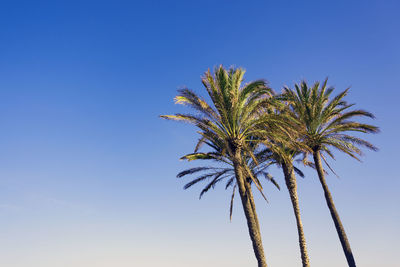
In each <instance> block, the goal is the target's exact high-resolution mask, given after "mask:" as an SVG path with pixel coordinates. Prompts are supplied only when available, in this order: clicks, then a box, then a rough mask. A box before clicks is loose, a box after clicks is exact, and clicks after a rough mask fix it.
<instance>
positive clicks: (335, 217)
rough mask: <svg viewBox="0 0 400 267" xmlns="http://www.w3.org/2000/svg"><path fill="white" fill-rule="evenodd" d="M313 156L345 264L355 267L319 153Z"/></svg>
mask: <svg viewBox="0 0 400 267" xmlns="http://www.w3.org/2000/svg"><path fill="white" fill-rule="evenodd" d="M313 156H314V163H315V166H316V168H317V172H318V177H319V181H320V182H321V185H322V188H323V189H324V193H325V200H326V204H327V205H328V208H329V211H330V212H331V216H332V220H333V222H334V223H335V227H336V231H337V233H338V236H339V239H340V243H341V244H342V248H343V252H344V255H345V256H346V259H347V263H348V265H349V266H350V267H355V266H356V262H355V261H354V257H353V252H352V251H351V248H350V243H349V240H348V239H347V236H346V232H345V231H344V227H343V225H342V221H341V220H340V217H339V214H338V212H337V211H336V208H335V204H334V203H333V199H332V195H331V192H330V191H329V188H328V185H327V184H326V180H325V175H324V169H323V168H322V163H321V157H320V154H319V151H316V152H314V155H313Z"/></svg>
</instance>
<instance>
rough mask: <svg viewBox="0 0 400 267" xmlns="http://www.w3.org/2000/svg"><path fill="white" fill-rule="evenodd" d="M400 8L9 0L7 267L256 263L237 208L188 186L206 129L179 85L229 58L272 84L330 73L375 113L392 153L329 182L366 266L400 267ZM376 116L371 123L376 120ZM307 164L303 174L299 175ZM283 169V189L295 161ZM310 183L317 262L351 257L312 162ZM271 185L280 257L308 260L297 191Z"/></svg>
mask: <svg viewBox="0 0 400 267" xmlns="http://www.w3.org/2000/svg"><path fill="white" fill-rule="evenodd" d="M399 10H400V4H399V3H398V2H396V1H351V2H350V1H329V2H328V1H326V2H325V1H302V3H300V2H299V1H292V2H291V1H279V2H278V1H248V2H246V3H244V2H242V1H168V2H167V1H65V2H63V1H48V2H45V1H26V2H25V1H2V2H1V8H0V129H1V131H0V229H1V230H0V265H1V266H7V267H26V266H29V267H54V266H57V267H86V266H95V267H103V266H104V267H106V266H107V267H108V266H113V267H114V266H117V267H128V266H129V267H131V266H140V267H160V266H163V267H180V266H192V267H202V266H219V267H225V266H226V267H228V266H229V267H236V266H237V267H239V266H241V267H242V266H255V265H256V260H255V257H254V254H253V251H252V248H251V242H250V239H249V236H248V232H247V226H246V222H245V218H244V216H243V211H242V209H241V203H240V202H239V201H238V199H236V202H235V208H234V214H233V220H232V222H229V201H230V192H229V191H225V190H224V188H223V186H220V187H217V188H216V189H214V190H212V191H210V192H209V193H207V194H206V195H205V196H204V197H203V198H202V200H201V201H199V200H198V194H199V193H200V190H201V187H200V186H195V187H193V188H191V189H190V190H187V191H184V190H183V189H182V187H183V185H184V183H185V181H182V180H178V179H176V178H175V176H176V174H177V173H178V172H179V171H181V170H183V169H185V168H186V167H189V166H196V163H193V164H189V163H185V162H181V161H179V160H178V159H179V157H180V156H182V155H184V154H186V153H189V152H191V151H192V150H193V148H194V145H195V140H197V136H196V135H195V131H194V128H193V127H191V126H188V125H183V124H179V123H174V122H168V121H163V120H161V119H160V118H159V117H158V116H159V115H161V114H172V113H174V112H177V111H182V110H183V109H182V108H181V107H178V106H176V105H174V104H173V101H172V99H173V97H174V96H175V94H176V90H177V89H179V88H181V87H183V86H188V87H189V88H191V89H193V90H195V91H196V92H199V93H200V94H204V89H203V87H202V85H201V82H200V76H201V75H202V74H203V73H204V72H205V71H206V70H207V69H208V68H211V69H212V68H213V67H215V66H217V65H219V64H223V65H224V66H226V67H229V66H237V67H239V66H240V67H243V68H245V69H246V70H247V72H246V75H245V79H246V81H251V80H254V79H259V78H265V79H267V80H268V81H269V84H270V86H271V87H272V88H274V90H275V91H277V92H279V91H280V90H281V88H282V86H283V85H288V86H292V85H293V84H294V83H295V82H299V81H301V80H302V79H306V80H307V81H309V82H314V81H316V80H323V79H325V78H326V77H329V84H330V85H333V86H335V87H336V88H337V90H336V92H339V91H342V90H344V89H345V88H347V87H349V86H351V89H350V93H349V95H348V98H347V100H348V101H349V102H354V103H356V107H358V108H363V109H366V110H368V111H370V112H372V113H374V114H375V115H376V117H377V119H376V120H375V121H373V123H374V124H376V125H378V126H379V127H380V128H381V131H382V132H381V133H380V134H378V135H374V136H368V137H366V139H367V140H369V141H371V142H372V143H374V144H375V145H376V146H378V147H379V148H380V151H379V152H377V153H376V152H367V153H366V154H365V156H364V157H363V162H362V163H360V162H356V161H355V160H352V159H349V158H348V157H346V156H343V155H339V154H337V160H336V161H334V162H331V163H332V164H331V165H332V166H333V167H334V168H335V170H336V172H337V173H338V174H339V176H340V178H339V179H338V178H336V177H335V176H333V175H329V176H328V177H327V180H328V184H329V186H330V188H331V191H332V194H333V198H334V201H335V203H336V206H337V209H338V211H339V213H340V215H341V218H342V221H343V224H344V227H345V229H346V231H347V234H348V237H349V240H350V243H351V245H352V249H353V252H354V255H355V258H356V261H357V263H358V265H359V266H363V267H376V266H386V267H395V266H398V251H399V250H400V241H399V238H400V228H399V225H400V211H399V210H400V209H399V208H398V204H399V201H400V196H399V188H400V181H399V179H398V177H399V175H398V170H397V165H398V160H397V157H396V155H397V153H396V152H398V151H399V149H400V146H399V141H398V132H399V131H400V126H399V119H398V117H399V115H400V112H399V111H398V101H397V100H398V98H399V97H400V91H399V88H398V87H399V84H400V49H399V47H400V30H399V29H400V18H399V16H398V11H399ZM369 122H371V121H369ZM303 169H304V168H303ZM271 172H272V173H273V174H274V176H275V177H276V178H277V179H278V181H279V183H280V184H281V185H283V184H284V183H283V180H282V175H281V171H280V170H278V169H273V168H272V169H271ZM304 172H305V174H306V177H305V178H304V179H301V178H299V179H298V187H299V188H298V190H299V198H300V207H301V212H302V219H303V224H304V231H305V235H306V240H307V245H308V249H309V256H310V262H311V265H312V266H324V267H337V266H345V264H346V263H345V257H344V255H343V252H342V249H341V246H340V242H339V240H338V237H337V235H336V232H335V229H334V225H333V223H332V221H331V217H330V214H329V211H328V209H327V207H326V204H325V200H324V198H323V192H322V189H321V186H320V184H319V182H318V180H317V176H316V173H315V172H314V171H312V170H307V169H304ZM264 187H265V192H266V194H267V196H268V198H269V200H270V203H269V204H266V203H265V202H263V201H262V199H260V197H259V196H257V199H256V201H257V210H258V214H259V219H260V224H261V231H262V237H263V243H264V249H265V253H266V257H267V262H268V263H269V265H270V266H290V267H291V266H301V261H300V252H299V249H298V242H297V231H296V225H295V219H294V216H293V212H292V208H291V205H290V200H289V196H288V192H287V190H285V188H284V186H282V190H281V191H277V190H276V189H275V188H274V187H273V186H270V185H268V184H265V186H264Z"/></svg>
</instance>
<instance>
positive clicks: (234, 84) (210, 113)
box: [161, 66, 279, 267]
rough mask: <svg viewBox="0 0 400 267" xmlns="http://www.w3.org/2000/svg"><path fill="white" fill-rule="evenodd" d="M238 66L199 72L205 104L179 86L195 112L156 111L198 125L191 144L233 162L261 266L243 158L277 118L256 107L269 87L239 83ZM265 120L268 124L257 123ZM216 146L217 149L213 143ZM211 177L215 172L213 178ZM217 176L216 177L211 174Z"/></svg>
mask: <svg viewBox="0 0 400 267" xmlns="http://www.w3.org/2000/svg"><path fill="white" fill-rule="evenodd" d="M244 73H245V72H244V70H243V69H240V68H238V69H234V68H230V69H229V70H225V69H224V68H223V67H222V66H220V67H218V68H216V69H215V72H214V75H212V74H211V72H210V71H209V70H208V71H207V72H206V73H205V75H204V76H203V77H202V83H203V85H204V87H205V88H206V90H207V93H208V95H209V97H210V98H211V100H212V103H213V105H212V106H211V105H209V104H208V103H207V102H206V101H205V100H204V99H203V98H201V97H199V96H198V95H196V94H195V93H194V92H193V91H191V90H189V89H182V90H180V91H179V94H178V96H176V97H175V102H176V103H178V104H183V105H188V106H189V107H191V108H193V109H194V110H196V111H197V112H198V114H195V115H193V114H176V115H164V116H161V117H162V118H165V119H171V120H178V121H184V122H188V123H191V124H194V125H195V126H196V127H197V128H199V129H200V131H199V134H200V135H201V138H200V140H199V143H198V144H197V146H196V147H199V146H200V145H201V144H203V143H205V144H207V145H208V146H210V147H211V148H213V149H214V150H217V151H221V154H222V155H223V156H224V157H226V158H228V159H229V161H230V163H231V164H232V166H233V169H234V174H235V181H236V183H237V187H238V191H239V195H240V198H241V202H242V206H243V210H244V213H245V216H246V220H247V226H248V230H249V235H250V238H251V240H252V244H253V249H254V252H255V256H256V258H257V261H258V266H262V267H265V266H267V263H266V259H265V256H264V249H263V246H262V241H261V234H260V229H259V224H258V219H257V214H256V212H255V209H253V207H252V203H251V200H250V194H251V188H250V187H249V186H248V185H247V184H248V183H247V182H246V176H245V175H244V174H245V173H246V171H247V170H248V166H247V164H246V162H245V161H244V160H243V158H248V157H250V158H252V159H253V160H255V161H256V159H255V156H254V153H253V151H254V148H256V147H257V142H258V141H257V139H255V138H254V136H256V135H258V134H261V133H262V134H263V135H266V134H267V135H268V134H270V135H271V134H273V133H274V132H276V131H277V129H279V120H278V119H276V118H274V116H268V115H267V114H266V113H262V112H261V110H262V109H264V108H263V107H265V105H266V103H268V102H269V101H270V98H271V95H272V90H271V89H270V88H268V87H267V86H266V82H265V81H264V80H257V81H253V82H250V83H247V84H245V85H244V86H241V84H242V81H243V75H244ZM266 123H267V124H269V125H270V127H269V128H268V129H263V128H265V127H261V126H263V125H265V124H266ZM216 148H217V149H216ZM185 158H186V159H188V160H195V159H215V158H218V159H220V158H221V157H220V156H219V155H218V154H216V153H215V152H208V153H202V152H195V153H192V154H188V155H186V156H185ZM250 178H251V179H252V181H253V182H254V184H255V185H256V186H257V188H258V189H259V190H261V189H262V188H261V186H260V184H258V183H257V182H256V180H255V179H254V177H253V176H252V175H250ZM214 179H215V178H214ZM217 179H218V178H217Z"/></svg>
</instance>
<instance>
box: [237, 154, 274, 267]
mask: <svg viewBox="0 0 400 267" xmlns="http://www.w3.org/2000/svg"><path fill="white" fill-rule="evenodd" d="M242 164H243V163H242V160H241V151H240V149H236V151H235V156H234V160H233V167H234V169H235V177H236V182H237V184H238V188H239V195H240V198H241V200H242V205H243V210H244V214H245V216H246V220H247V226H248V228H249V235H250V239H251V241H252V243H253V250H254V253H255V255H256V258H257V261H258V267H267V262H266V259H265V256H264V248H263V245H262V240H261V234H260V229H259V225H258V218H257V214H256V213H255V210H254V209H253V206H252V204H251V201H250V198H249V193H248V190H246V186H245V183H246V181H245V179H244V177H243V171H244V169H243V167H242Z"/></svg>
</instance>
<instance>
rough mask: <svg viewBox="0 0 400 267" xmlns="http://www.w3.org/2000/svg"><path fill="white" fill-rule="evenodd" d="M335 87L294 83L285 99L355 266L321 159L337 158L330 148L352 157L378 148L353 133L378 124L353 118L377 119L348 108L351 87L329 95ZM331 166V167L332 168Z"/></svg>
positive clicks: (373, 130) (374, 130)
mask: <svg viewBox="0 0 400 267" xmlns="http://www.w3.org/2000/svg"><path fill="white" fill-rule="evenodd" d="M333 90H334V88H333V87H327V80H325V81H324V83H322V85H320V83H319V82H316V83H315V84H314V85H313V86H311V87H309V86H308V85H307V83H306V82H305V81H303V82H301V84H300V85H298V84H295V89H294V90H292V89H290V88H287V87H286V88H284V92H283V94H284V99H285V100H287V101H288V102H289V103H290V107H291V110H292V112H293V114H294V116H295V117H296V118H297V119H298V120H299V121H300V122H301V124H302V125H303V131H302V135H303V136H302V138H301V141H302V142H303V143H304V144H305V145H306V146H307V147H308V148H309V151H311V153H312V156H313V159H314V166H315V168H316V170H317V173H318V177H319V180H320V182H321V185H322V188H323V190H324V193H325V200H326V203H327V205H328V208H329V210H330V213H331V216H332V219H333V222H334V224H335V227H336V231H337V233H338V236H339V239H340V242H341V244H342V247H343V251H344V254H345V256H346V259H347V263H348V265H349V266H351V267H354V266H356V263H355V260H354V256H353V253H352V251H351V248H350V243H349V240H348V238H347V235H346V233H345V230H344V227H343V224H342V222H341V220H340V217H339V214H338V212H337V210H336V208H335V204H334V202H333V199H332V195H331V193H330V191H329V188H328V185H327V183H326V180H325V174H324V173H325V170H324V169H323V166H322V162H321V159H322V160H324V162H325V163H326V164H327V166H328V168H330V166H329V165H328V163H327V162H326V159H325V155H328V156H330V157H331V158H334V155H333V153H332V151H331V148H335V149H337V150H339V151H341V152H343V153H345V154H347V155H349V156H350V157H352V158H355V159H357V160H359V156H361V155H362V151H361V147H365V148H368V149H372V150H377V148H376V147H375V146H373V145H372V144H371V143H369V142H367V141H366V140H364V139H361V138H359V137H356V136H354V135H351V133H352V132H356V133H357V132H358V133H377V132H378V131H379V129H378V128H377V127H376V126H373V125H369V124H365V123H359V122H357V121H354V120H353V119H355V118H357V117H367V118H374V116H373V114H371V113H369V112H367V111H365V110H360V109H359V110H349V108H351V107H352V106H353V104H348V103H347V102H346V101H344V100H343V98H344V97H345V96H346V95H347V92H348V89H346V90H345V91H343V92H342V93H340V94H338V95H337V96H335V97H333V98H332V99H331V100H330V95H331V93H332V91H333ZM330 169H331V168H330Z"/></svg>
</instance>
